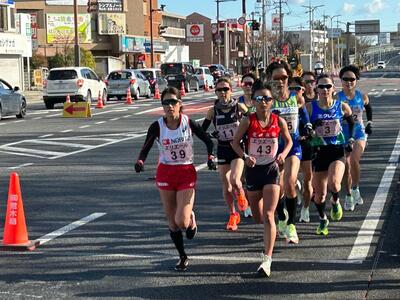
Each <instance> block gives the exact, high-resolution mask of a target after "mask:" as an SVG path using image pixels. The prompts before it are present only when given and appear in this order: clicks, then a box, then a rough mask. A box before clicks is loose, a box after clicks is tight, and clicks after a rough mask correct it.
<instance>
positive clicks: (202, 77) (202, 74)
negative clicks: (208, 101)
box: [194, 67, 215, 88]
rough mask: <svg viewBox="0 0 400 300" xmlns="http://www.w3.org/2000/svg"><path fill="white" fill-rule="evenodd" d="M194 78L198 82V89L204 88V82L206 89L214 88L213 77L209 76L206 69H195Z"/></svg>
mask: <svg viewBox="0 0 400 300" xmlns="http://www.w3.org/2000/svg"><path fill="white" fill-rule="evenodd" d="M194 76H196V78H197V79H198V80H199V85H200V87H204V86H205V85H206V82H207V84H208V87H210V88H214V86H215V84H214V77H213V76H212V75H211V71H210V69H209V68H207V67H199V68H196V70H195V73H194Z"/></svg>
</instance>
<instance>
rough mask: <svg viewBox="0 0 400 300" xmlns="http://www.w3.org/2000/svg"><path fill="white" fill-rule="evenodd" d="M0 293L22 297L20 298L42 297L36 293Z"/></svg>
mask: <svg viewBox="0 0 400 300" xmlns="http://www.w3.org/2000/svg"><path fill="white" fill-rule="evenodd" d="M0 294H3V295H9V296H10V297H13V298H14V297H18V298H19V297H22V298H35V299H42V298H43V296H36V295H30V294H21V293H14V292H0Z"/></svg>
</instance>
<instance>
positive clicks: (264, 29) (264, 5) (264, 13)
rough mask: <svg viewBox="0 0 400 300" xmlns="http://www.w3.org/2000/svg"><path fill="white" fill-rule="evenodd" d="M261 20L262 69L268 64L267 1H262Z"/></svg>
mask: <svg viewBox="0 0 400 300" xmlns="http://www.w3.org/2000/svg"><path fill="white" fill-rule="evenodd" d="M262 18H263V27H262V32H263V35H262V37H263V68H264V70H265V68H266V67H267V64H268V47H267V0H262Z"/></svg>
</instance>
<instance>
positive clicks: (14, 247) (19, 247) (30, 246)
mask: <svg viewBox="0 0 400 300" xmlns="http://www.w3.org/2000/svg"><path fill="white" fill-rule="evenodd" d="M3 242H4V241H2V244H1V245H0V251H33V250H35V249H36V247H38V246H39V245H40V241H37V240H33V241H28V243H24V244H7V245H3Z"/></svg>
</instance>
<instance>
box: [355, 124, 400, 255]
mask: <svg viewBox="0 0 400 300" xmlns="http://www.w3.org/2000/svg"><path fill="white" fill-rule="evenodd" d="M399 156H400V131H399V133H398V135H397V139H396V143H395V144H394V147H393V151H392V154H391V155H390V158H389V161H388V165H387V166H386V169H385V172H384V174H383V176H382V179H381V182H380V183H379V186H378V189H377V190H376V193H375V197H374V200H373V201H372V204H371V207H370V208H369V211H368V213H367V216H366V218H365V220H364V222H363V224H362V226H361V228H360V230H359V231H358V234H357V238H356V240H355V242H354V245H353V248H352V249H351V252H350V255H349V257H348V259H349V260H351V259H361V260H365V259H366V257H367V256H368V251H369V249H370V247H371V243H372V239H373V238H374V234H375V231H376V228H377V227H378V223H379V221H380V220H381V216H382V212H383V208H384V207H385V203H386V201H387V197H388V193H389V189H390V185H391V183H392V181H393V177H394V174H395V173H396V169H397V167H398V166H399Z"/></svg>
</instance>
